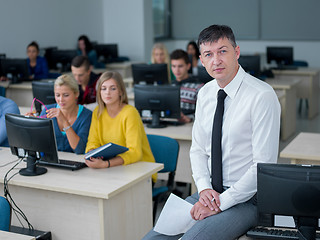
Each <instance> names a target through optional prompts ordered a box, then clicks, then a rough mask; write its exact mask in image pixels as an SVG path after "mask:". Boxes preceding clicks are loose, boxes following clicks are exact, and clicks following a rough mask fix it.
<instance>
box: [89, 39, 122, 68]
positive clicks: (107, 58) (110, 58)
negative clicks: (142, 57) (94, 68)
mask: <svg viewBox="0 0 320 240" xmlns="http://www.w3.org/2000/svg"><path fill="white" fill-rule="evenodd" d="M94 49H95V50H96V52H97V56H98V60H99V61H102V62H105V63H110V62H114V61H116V60H117V58H118V45H117V44H115V43H113V44H95V45H94Z"/></svg>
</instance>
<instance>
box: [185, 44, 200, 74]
mask: <svg viewBox="0 0 320 240" xmlns="http://www.w3.org/2000/svg"><path fill="white" fill-rule="evenodd" d="M187 53H188V54H189V55H191V56H192V62H191V68H192V75H193V76H198V66H202V64H201V61H200V58H199V55H200V51H199V48H198V46H197V44H196V43H195V41H190V42H189V43H188V45H187Z"/></svg>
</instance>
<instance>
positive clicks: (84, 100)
mask: <svg viewBox="0 0 320 240" xmlns="http://www.w3.org/2000/svg"><path fill="white" fill-rule="evenodd" d="M71 71H72V75H73V77H74V78H75V79H76V81H77V82H78V85H79V97H78V104H89V103H95V102H96V83H97V81H98V79H99V76H100V75H98V74H95V73H94V72H92V66H90V62H89V59H88V58H87V57H85V56H76V57H74V58H73V59H72V62H71Z"/></svg>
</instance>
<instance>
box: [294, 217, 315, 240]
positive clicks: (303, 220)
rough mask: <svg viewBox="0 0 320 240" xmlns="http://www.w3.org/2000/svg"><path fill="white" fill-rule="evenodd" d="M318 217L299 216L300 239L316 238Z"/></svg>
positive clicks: (311, 239)
mask: <svg viewBox="0 0 320 240" xmlns="http://www.w3.org/2000/svg"><path fill="white" fill-rule="evenodd" d="M317 226H318V219H317V218H308V217H298V227H297V228H298V230H299V232H300V233H301V234H302V236H301V234H300V235H299V240H316V228H317Z"/></svg>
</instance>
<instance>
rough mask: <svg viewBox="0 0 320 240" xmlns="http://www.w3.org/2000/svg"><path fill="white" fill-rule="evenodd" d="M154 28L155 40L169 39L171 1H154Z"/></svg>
mask: <svg viewBox="0 0 320 240" xmlns="http://www.w3.org/2000/svg"><path fill="white" fill-rule="evenodd" d="M152 8H153V26H154V37H155V39H164V38H169V37H170V34H171V31H170V0H152Z"/></svg>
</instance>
